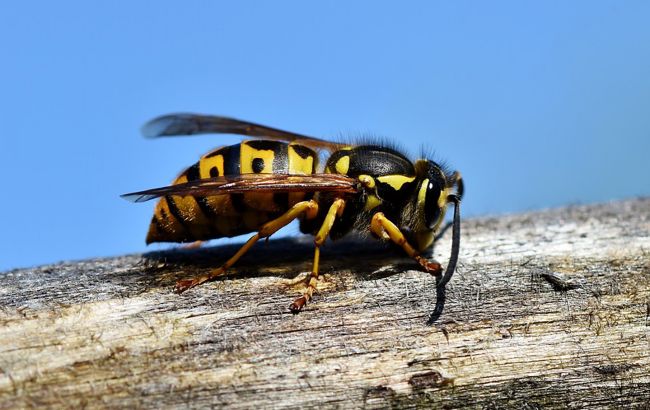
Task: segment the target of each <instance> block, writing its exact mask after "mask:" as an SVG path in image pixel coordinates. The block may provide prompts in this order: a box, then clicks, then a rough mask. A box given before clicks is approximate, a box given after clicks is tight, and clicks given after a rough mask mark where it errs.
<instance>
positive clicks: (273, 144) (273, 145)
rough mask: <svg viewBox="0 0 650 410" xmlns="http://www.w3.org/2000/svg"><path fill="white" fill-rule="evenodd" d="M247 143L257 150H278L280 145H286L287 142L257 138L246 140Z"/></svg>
mask: <svg viewBox="0 0 650 410" xmlns="http://www.w3.org/2000/svg"><path fill="white" fill-rule="evenodd" d="M246 145H248V146H249V147H251V148H253V149H257V150H263V151H273V152H276V151H277V150H278V146H280V145H284V146H285V147H286V145H287V144H286V143H284V142H278V141H269V140H255V141H246Z"/></svg>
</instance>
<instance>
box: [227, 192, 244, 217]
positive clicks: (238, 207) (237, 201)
mask: <svg viewBox="0 0 650 410" xmlns="http://www.w3.org/2000/svg"><path fill="white" fill-rule="evenodd" d="M230 201H231V202H232V207H233V208H234V209H235V211H237V212H239V213H243V212H245V211H248V206H247V205H246V202H244V194H230Z"/></svg>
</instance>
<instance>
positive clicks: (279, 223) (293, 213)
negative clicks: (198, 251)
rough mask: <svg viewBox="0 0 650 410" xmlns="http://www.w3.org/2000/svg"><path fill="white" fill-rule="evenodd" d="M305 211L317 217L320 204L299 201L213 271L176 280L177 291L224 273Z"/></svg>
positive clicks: (180, 291) (262, 228) (312, 216)
mask: <svg viewBox="0 0 650 410" xmlns="http://www.w3.org/2000/svg"><path fill="white" fill-rule="evenodd" d="M303 213H304V214H305V217H306V218H307V219H312V218H315V217H316V215H317V214H318V204H317V203H316V202H315V201H313V200H310V201H302V202H298V203H297V204H295V205H294V206H292V207H291V209H289V210H288V211H287V212H285V213H284V214H283V215H282V216H280V217H279V218H277V219H274V220H272V221H269V222H267V223H265V224H264V225H262V227H261V228H260V230H259V231H258V232H257V233H256V234H255V235H253V236H251V237H250V239H249V240H248V241H246V243H245V244H244V245H243V246H242V247H241V248H239V250H238V251H237V253H235V254H234V255H233V256H232V257H231V258H230V259H228V260H227V261H226V263H224V264H223V265H221V266H220V267H219V268H217V269H214V270H213V271H212V272H210V273H208V274H205V275H200V276H196V277H194V278H190V279H183V280H179V281H178V282H176V292H177V293H182V292H185V291H186V290H188V289H190V288H193V287H194V286H197V285H200V284H201V283H203V282H206V281H208V280H212V279H214V278H216V277H217V276H221V275H223V274H224V273H225V272H226V270H227V269H228V268H230V267H231V266H232V265H234V264H235V262H237V261H238V260H239V258H241V257H242V256H243V255H244V254H245V253H246V252H248V250H249V249H250V248H251V247H252V246H253V245H255V242H257V241H258V240H259V239H261V238H268V237H269V236H271V235H273V234H274V233H275V232H277V231H278V230H280V229H281V228H283V227H285V226H287V225H288V224H289V223H291V221H293V220H294V219H296V218H297V217H299V216H300V215H301V214H303Z"/></svg>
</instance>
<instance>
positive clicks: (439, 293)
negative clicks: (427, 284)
mask: <svg viewBox="0 0 650 410" xmlns="http://www.w3.org/2000/svg"><path fill="white" fill-rule="evenodd" d="M461 187H462V182H461ZM447 202H448V203H453V204H454V220H453V223H452V226H453V232H452V239H451V256H450V257H449V263H448V264H447V270H445V274H444V275H442V277H441V278H440V280H439V281H438V283H437V284H436V306H435V308H434V309H433V312H432V313H431V316H430V317H429V321H428V322H427V323H428V324H429V325H432V324H433V323H435V322H436V320H438V319H439V318H440V316H441V315H442V311H443V310H444V308H445V301H446V299H447V287H446V285H447V283H448V282H449V281H450V280H451V277H452V276H453V274H454V272H455V271H456V263H457V262H458V252H459V250H460V198H459V197H458V196H457V195H449V196H448V197H447Z"/></svg>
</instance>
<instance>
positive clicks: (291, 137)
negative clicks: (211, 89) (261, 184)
mask: <svg viewBox="0 0 650 410" xmlns="http://www.w3.org/2000/svg"><path fill="white" fill-rule="evenodd" d="M142 134H143V135H144V136H145V137H147V138H157V137H168V136H179V135H195V134H237V135H247V136H249V137H257V138H264V139H270V140H276V141H287V142H296V143H299V144H302V145H305V146H308V147H312V148H318V149H325V150H328V151H336V150H337V149H339V148H340V147H341V146H342V145H341V144H337V143H335V142H331V141H325V140H322V139H318V138H315V137H309V136H307V135H301V134H296V133H293V132H289V131H283V130H279V129H277V128H271V127H267V126H265V125H260V124H255V123H252V122H248V121H241V120H237V119H235V118H228V117H219V116H216V115H202V114H189V113H187V114H185V113H180V114H168V115H163V116H160V117H157V118H154V119H153V120H151V121H149V122H148V123H146V124H145V125H144V126H143V127H142Z"/></svg>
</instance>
